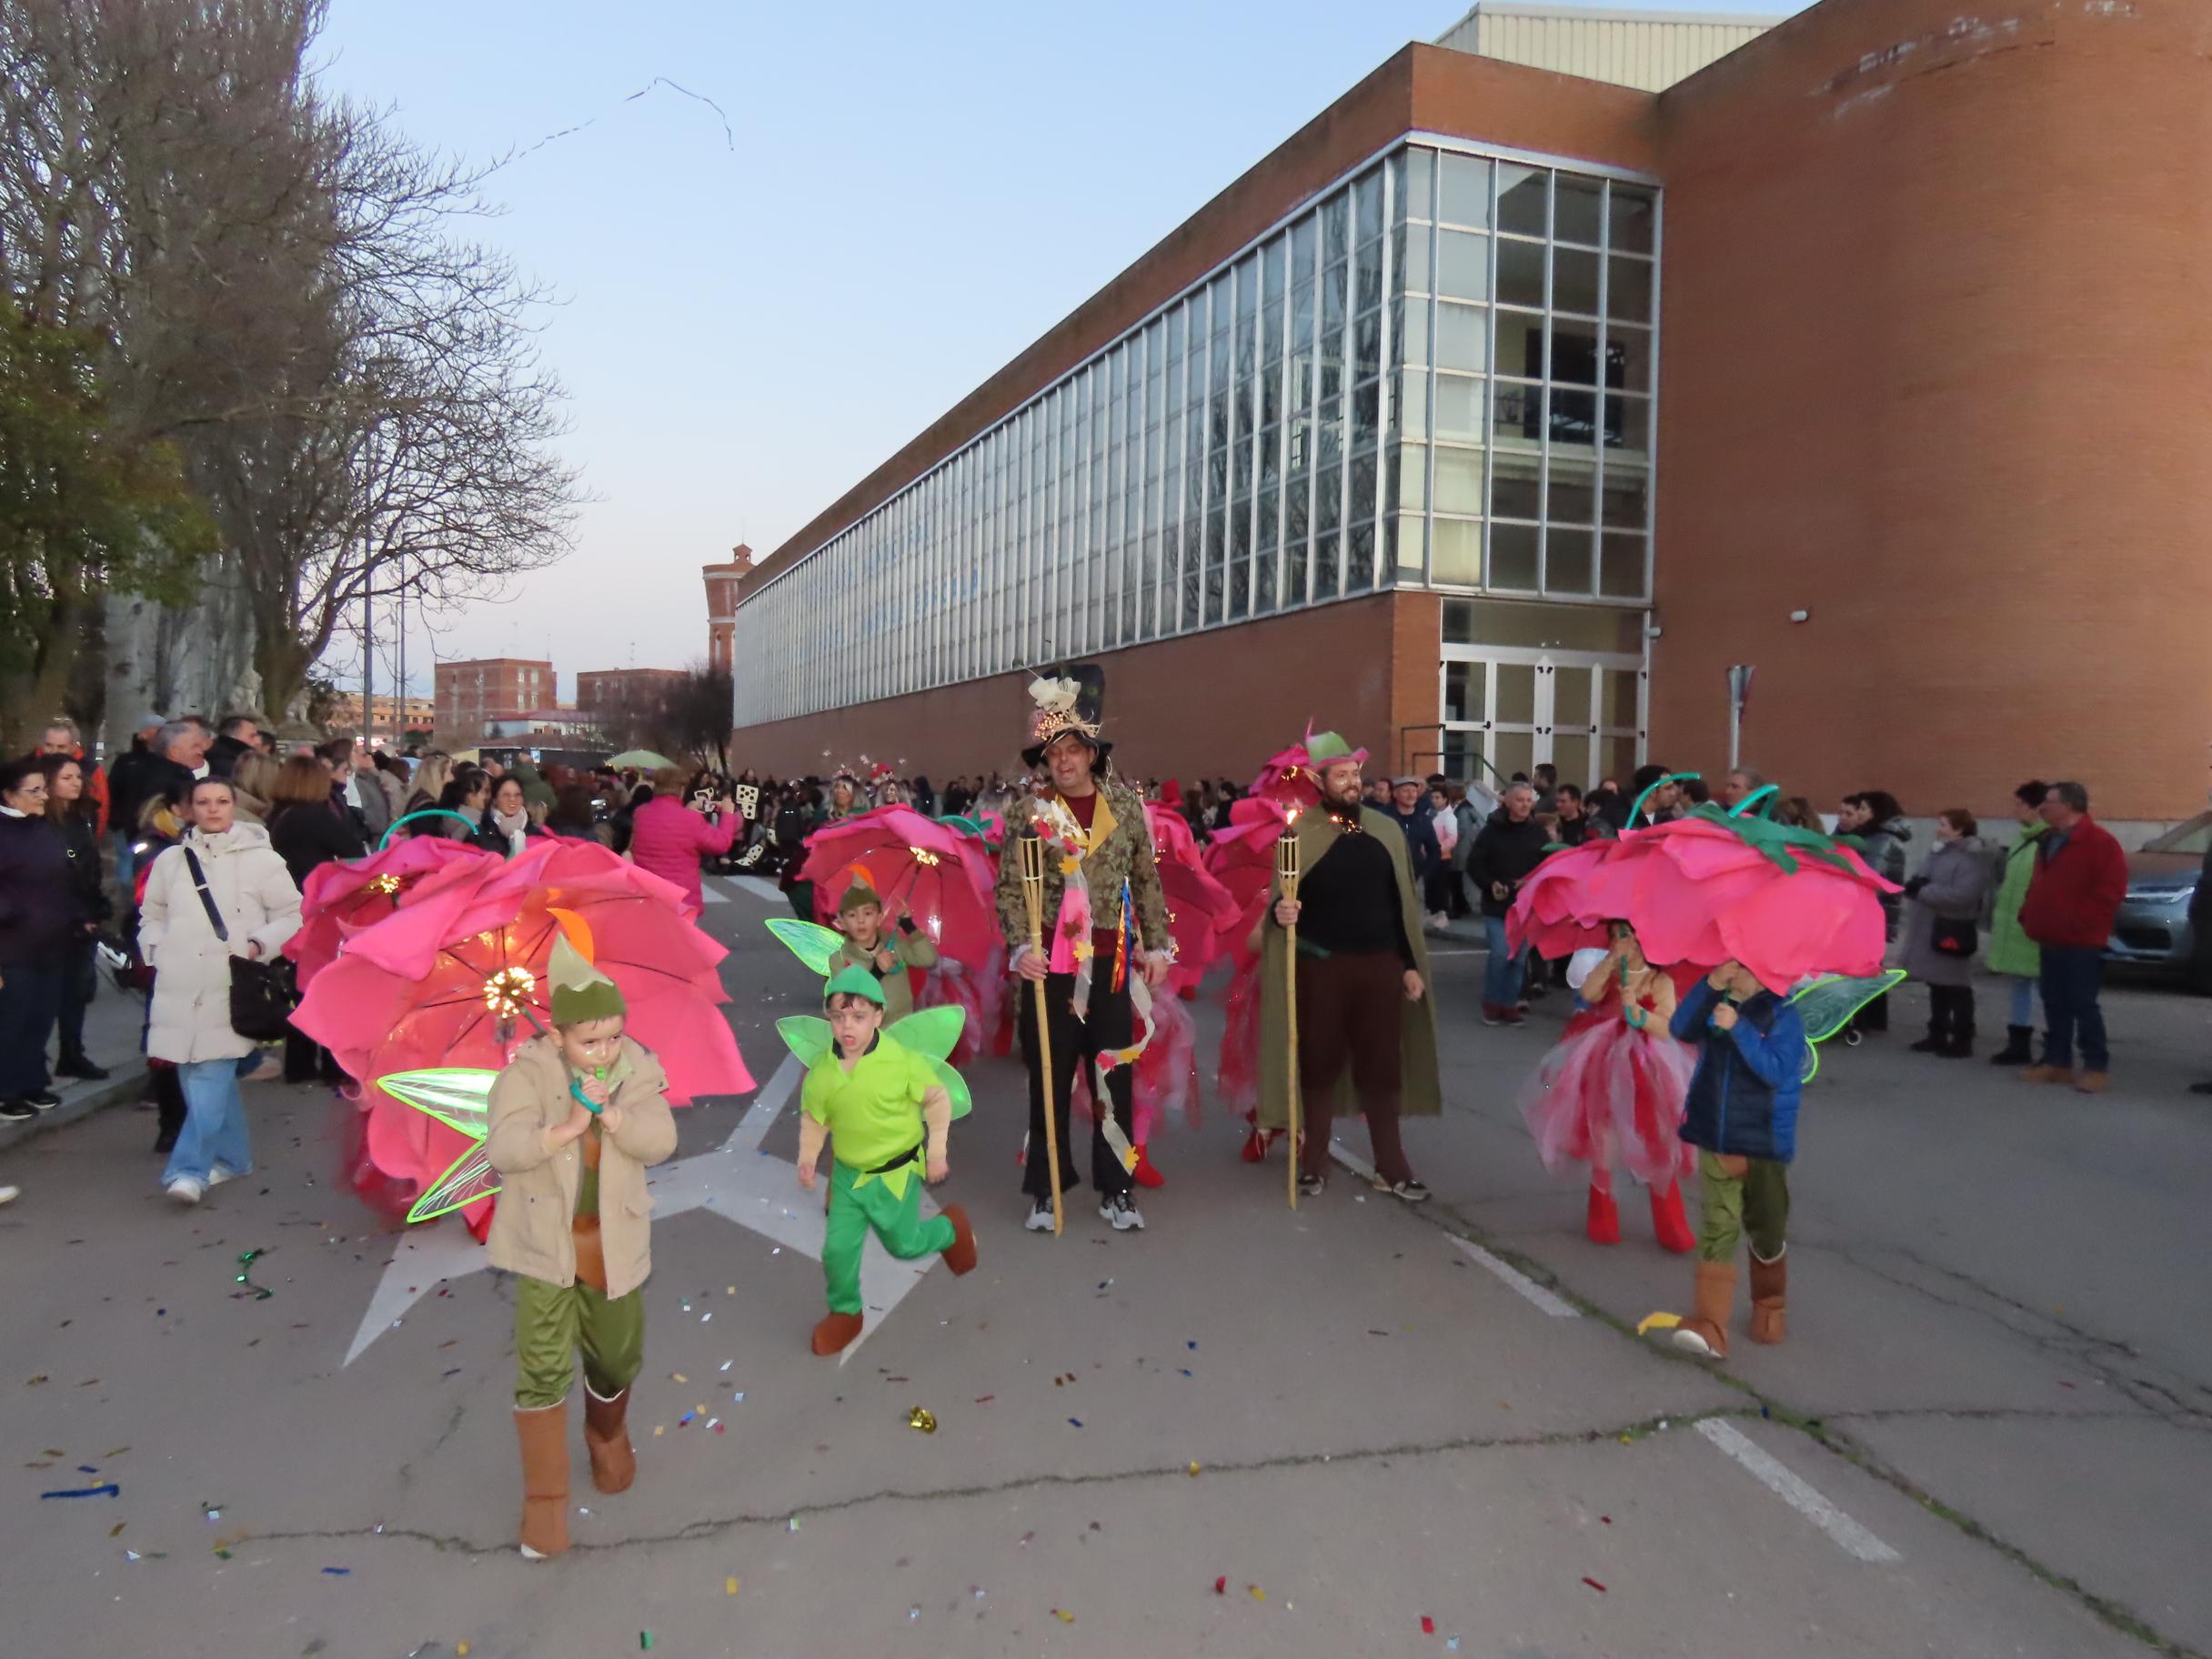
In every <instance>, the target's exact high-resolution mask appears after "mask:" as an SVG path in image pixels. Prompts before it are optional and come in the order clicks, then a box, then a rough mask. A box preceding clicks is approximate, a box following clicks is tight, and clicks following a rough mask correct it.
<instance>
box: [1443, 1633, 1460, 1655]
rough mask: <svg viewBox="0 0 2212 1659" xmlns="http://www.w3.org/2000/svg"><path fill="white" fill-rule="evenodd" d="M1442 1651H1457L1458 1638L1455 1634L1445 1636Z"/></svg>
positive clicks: (1454, 1652) (1453, 1652)
mask: <svg viewBox="0 0 2212 1659" xmlns="http://www.w3.org/2000/svg"><path fill="white" fill-rule="evenodd" d="M1444 1651H1445V1652H1446V1653H1452V1654H1456V1653H1457V1652H1459V1638H1458V1637H1457V1636H1448V1637H1446V1638H1445V1640H1444Z"/></svg>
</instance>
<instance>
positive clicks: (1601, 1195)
mask: <svg viewBox="0 0 2212 1659" xmlns="http://www.w3.org/2000/svg"><path fill="white" fill-rule="evenodd" d="M1584 1232H1587V1233H1589V1235H1590V1242H1592V1243H1593V1244H1618V1243H1619V1242H1621V1207H1620V1206H1619V1205H1618V1204H1616V1203H1614V1202H1613V1194H1612V1193H1610V1192H1601V1191H1598V1190H1597V1188H1595V1187H1592V1188H1591V1189H1590V1217H1589V1220H1588V1221H1587V1222H1584Z"/></svg>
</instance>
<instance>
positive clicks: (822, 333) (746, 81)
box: [321, 0, 1803, 692]
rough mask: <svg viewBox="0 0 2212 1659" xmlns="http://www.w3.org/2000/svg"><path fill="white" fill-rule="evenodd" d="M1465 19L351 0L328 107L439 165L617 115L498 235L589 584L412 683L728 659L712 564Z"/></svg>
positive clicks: (1707, 3)
mask: <svg viewBox="0 0 2212 1659" xmlns="http://www.w3.org/2000/svg"><path fill="white" fill-rule="evenodd" d="M1611 4H1612V5H1615V6H1625V5H1634V4H1636V0H1611ZM1802 5H1803V0H1781V3H1780V4H1765V5H1760V4H1749V3H1746V0H1695V5H1694V7H1693V6H1691V5H1680V4H1679V0H1678V9H1697V10H1703V11H1746V12H1769V13H1775V12H1790V11H1796V10H1799V9H1802ZM1643 9H1654V8H1652V7H1650V6H1648V5H1646V6H1644V8H1643ZM1659 9H1664V8H1659ZM1463 10H1464V6H1463V5H1461V4H1459V3H1458V0H1360V4H1356V5H1345V4H1319V5H1317V4H1312V3H1311V0H1266V3H1264V4H1263V3H1262V0H1212V3H1209V0H1199V4H1197V5H1188V4H1183V5H1176V4H1169V3H1167V0H1119V3H1118V4H1115V5H1107V6H1097V5H1091V6H1041V5H1013V4H1008V3H1006V0H983V3H981V4H970V5H954V6H949V7H948V6H916V5H884V4H880V3H878V0H863V3H861V4H857V5H856V4H846V5H822V6H813V5H788V4H787V5H776V6H760V5H751V4H738V5H729V4H720V3H717V0H658V3H648V4H644V5H628V6H615V5H608V4H606V3H605V0H333V5H332V15H331V19H330V25H329V28H328V29H327V32H326V34H325V36H324V39H323V44H322V53H321V56H322V59H323V62H324V65H325V67H324V70H323V80H324V84H325V85H326V86H327V87H328V88H330V89H332V90H334V91H337V92H342V93H344V94H346V95H347V96H354V97H357V98H360V99H363V100H365V101H367V102H371V103H375V104H378V105H388V106H392V107H393V109H394V110H395V112H396V115H397V118H398V120H399V121H400V123H401V124H402V125H403V126H405V127H406V129H407V131H408V132H409V133H410V134H412V135H413V136H415V137H417V139H419V140H420V141H422V142H424V143H427V144H429V145H432V146H437V147H440V148H443V149H446V150H449V151H454V152H457V153H460V154H462V155H465V156H471V157H476V158H479V159H481V158H488V157H490V156H496V155H498V154H501V153H505V152H508V151H512V150H516V149H519V148H521V147H523V146H528V145H530V144H532V143H534V142H536V141H537V140H538V139H540V138H542V137H544V136H546V135H548V134H550V133H554V132H557V131H558V130H559V129H561V128H564V127H568V126H574V125H575V124H577V123H578V122H582V121H585V120H587V119H592V121H593V124H592V125H591V126H588V127H587V128H585V129H584V130H583V131H581V132H578V133H574V134H571V135H569V136H566V137H563V138H560V139H558V141H556V142H554V143H552V144H549V145H548V146H546V147H544V148H542V149H539V150H538V151H537V152H536V153H534V154H532V155H528V156H522V157H520V158H519V159H518V160H516V161H514V162H513V163H512V164H511V165H509V166H507V167H506V168H505V169H504V170H503V171H501V172H500V173H498V175H497V176H495V178H494V180H493V186H492V191H493V194H494V195H495V196H496V197H497V198H498V199H499V200H500V201H501V202H503V203H504V205H505V206H506V209H507V211H506V213H505V215H504V216H502V217H500V218H498V219H496V220H492V221H489V222H488V223H486V224H485V225H483V226H481V230H482V233H483V235H484V236H485V237H486V238H487V239H488V240H490V241H492V242H494V243H496V244H498V245H499V246H503V247H505V248H506V249H507V250H508V252H510V253H511V254H512V255H513V256H515V257H516V259H517V260H518V262H519V263H520V265H521V266H522V267H523V268H524V269H525V270H526V271H528V272H529V273H531V274H533V275H535V276H537V277H540V278H542V279H544V280H545V281H546V282H548V284H550V285H551V286H552V287H554V288H555V289H556V290H557V292H558V295H559V297H560V302H561V303H560V304H559V306H558V308H557V309H555V310H554V311H553V312H552V313H551V314H550V315H549V316H548V319H547V327H546V329H545V333H544V339H543V347H544V350H545V352H546V355H547V357H548V359H549V360H550V361H551V362H552V363H553V365H554V366H555V367H557V368H558V371H559V372H560V374H561V376H562V377H563V378H564V379H565V380H566V381H567V383H568V387H569V389H570V391H571V392H572V394H573V395H574V403H573V406H572V417H573V422H572V424H573V430H572V431H571V433H570V435H569V436H568V438H567V439H566V440H565V444H566V449H567V453H568V455H569V457H571V458H572V459H574V460H575V461H577V462H578V463H579V464H581V466H582V467H583V468H584V474H585V481H586V485H587V488H588V489H589V490H590V491H591V492H592V494H593V496H594V498H595V499H594V501H593V503H592V505H590V506H589V507H588V508H586V509H585V512H584V515H583V518H582V520H581V522H580V525H579V528H578V538H577V550H576V552H575V554H574V555H573V556H572V557H571V558H569V559H568V561H567V562H565V563H564V564H562V565H560V566H558V567H557V568H554V569H552V570H549V571H545V572H541V573H539V574H538V575H536V576H533V577H531V578H529V579H528V582H527V584H526V585H524V586H523V587H521V588H518V590H517V591H516V592H515V593H514V594H513V596H512V597H511V598H510V599H509V600H508V602H507V603H505V604H501V605H492V606H483V607H479V608H477V609H475V610H474V611H472V612H471V613H469V614H468V615H466V616H462V617H458V618H450V619H448V620H447V622H445V623H444V624H442V625H441V628H440V633H439V637H438V638H437V639H436V640H435V641H433V640H432V639H431V638H429V637H428V636H427V633H426V632H425V631H424V630H422V629H420V628H411V629H410V635H411V640H410V645H409V656H410V659H411V660H410V661H409V664H408V669H409V674H408V678H409V679H410V681H411V682H412V683H413V684H415V685H416V686H417V688H418V689H421V690H424V691H427V689H429V675H428V670H427V660H426V659H427V657H428V656H429V655H430V654H431V652H432V650H433V649H434V651H435V654H436V655H437V656H439V657H444V658H453V657H477V656H494V655H522V656H529V657H542V656H548V655H549V656H550V657H551V658H552V659H553V661H554V663H555V665H556V667H557V668H558V669H559V670H560V675H561V681H562V687H563V689H564V691H565V692H572V691H573V689H574V680H573V676H574V674H575V672H576V670H578V669H599V668H619V667H623V666H625V665H627V664H628V663H630V662H632V661H635V662H636V663H637V664H638V666H640V667H679V666H681V665H683V664H686V663H688V662H689V661H691V660H692V659H695V658H698V657H700V656H702V655H703V654H704V652H705V649H706V631H707V630H706V602H705V596H704V593H703V591H702V588H701V586H700V582H699V567H700V566H701V565H702V564H707V563H709V562H713V561H716V560H719V559H722V558H727V557H728V556H729V554H728V549H729V548H730V547H731V545H732V544H734V543H736V542H738V541H739V540H740V539H742V540H745V541H748V542H749V543H750V544H751V545H752V546H753V548H755V549H757V550H759V552H761V553H763V554H765V553H767V552H769V551H770V550H772V549H773V548H776V547H777V546H778V545H779V544H780V543H781V542H782V540H783V539H784V538H785V537H787V536H789V534H791V533H792V532H793V531H795V530H796V529H798V528H799V527H800V526H801V525H803V524H805V523H806V522H807V520H808V519H809V518H812V517H813V516H814V515H815V514H816V513H817V512H819V510H820V509H821V508H823V507H825V506H827V505H828V504H829V502H830V501H831V500H833V499H835V498H836V497H837V496H839V495H840V494H841V493H842V492H843V491H844V490H845V489H847V488H850V486H851V485H852V484H853V483H855V482H856V481H857V480H858V479H859V478H860V477H861V476H862V475H864V474H865V473H867V472H868V471H870V469H871V468H874V467H875V466H877V465H878V464H879V463H880V462H881V461H882V460H883V459H884V458H885V457H888V456H889V455H890V453H891V452H892V451H893V450H895V449H897V448H898V447H900V445H901V444H903V443H905V442H906V441H907V440H908V439H909V438H910V437H913V436H914V435H915V434H916V433H917V432H919V431H920V430H921V428H922V427H925V426H927V425H928V424H929V423H930V421H931V420H933V419H934V418H935V417H937V416H939V415H940V414H941V413H943V412H944V411H945V410H946V409H947V408H949V407H951V406H952V405H953V404H954V403H955V402H957V401H958V400H959V399H960V397H962V396H964V395H965V394H966V393H968V392H969V391H970V390H972V389H973V388H974V387H975V386H976V385H977V384H979V383H980V381H982V380H983V379H984V378H986V377H988V376H990V374H991V373H992V372H993V371H994V370H996V369H997V368H998V367H1000V366H1001V365H1002V364H1004V363H1005V362H1006V361H1007V360H1008V359H1009V358H1010V357H1013V356H1014V355H1015V354H1016V353H1017V352H1019V351H1020V350H1021V348H1022V347H1025V346H1027V345H1028V344H1029V343H1030V342H1031V340H1033V339H1035V338H1036V337H1038V336H1039V335H1041V333H1043V332H1044V331H1045V330H1046V329H1047V328H1049V327H1051V325H1052V324H1054V323H1055V322H1057V321H1059V320H1060V319H1061V317H1064V316H1066V315H1067V314H1068V313H1069V312H1070V311H1071V310H1072V309H1073V308H1074V307H1076V306H1078V305H1079V304H1081V302H1082V301H1083V300H1084V299H1085V298H1087V297H1089V296H1090V295H1091V294H1092V293H1093V292H1095V291H1096V290H1097V289H1098V288H1099V287H1101V286H1102V285H1103V284H1104V283H1106V282H1107V281H1108V280H1109V279H1111V277H1113V276H1114V275H1115V274H1116V273H1118V272H1119V271H1120V270H1121V268H1122V267H1123V266H1126V265H1128V264H1129V263H1130V262H1131V260H1132V259H1134V258H1135V257H1136V256H1138V255H1139V254H1141V253H1142V252H1143V251H1144V250H1145V249H1146V248H1148V247H1150V246H1151V245H1152V243H1154V242H1155V241H1157V240H1158V239H1159V238H1160V237H1161V236H1163V235H1165V234H1166V233H1167V232H1168V231H1169V230H1171V229H1172V228H1173V227H1174V226H1176V225H1178V224H1179V223H1181V221H1182V220H1183V219H1184V218H1185V217H1187V216H1189V215H1190V214H1191V212H1192V211H1193V210H1194V209H1196V208H1197V207H1198V206H1201V205H1202V203H1204V202H1205V201H1206V200H1207V199H1208V198H1209V197H1211V196H1212V195H1214V193H1215V192H1217V191H1219V190H1220V189H1222V187H1223V186H1226V185H1228V184H1229V183H1230V182H1231V181H1232V180H1233V179H1234V178H1235V177H1236V176H1238V175H1239V174H1241V173H1242V172H1243V171H1244V169H1245V168H1247V167H1248V166H1251V165H1252V163H1253V162H1255V161H1257V160H1258V159H1259V158H1260V157H1261V156H1264V155H1265V154H1266V153H1267V152H1268V151H1269V150H1271V149H1272V148H1273V147H1274V146H1276V145H1277V144H1278V143H1280V142H1281V141H1282V139H1284V138H1286V137H1288V136H1290V135H1291V134H1292V132H1293V131H1295V130H1296V129H1297V128H1298V127H1299V126H1302V125H1303V124H1304V123H1305V122H1306V121H1307V120H1309V119H1311V118H1312V116H1314V115H1316V114H1317V113H1319V111H1320V110H1321V109H1322V107H1323V106H1326V105H1327V104H1329V103H1330V102H1331V101H1332V100H1333V99H1334V98H1335V97H1337V96H1339V95H1340V94H1342V92H1344V91H1345V90H1346V89H1348V88H1349V87H1350V86H1352V85H1353V83H1355V82H1356V81H1358V80H1359V79H1360V77H1361V76H1362V75H1365V74H1366V73H1367V72H1368V71H1369V70H1370V69H1372V68H1373V67H1374V66H1375V65H1378V64H1380V63H1382V61H1383V60H1384V59H1385V58H1387V57H1388V56H1390V55H1391V54H1392V53H1393V52H1395V51H1396V50H1397V49H1398V48H1399V47H1400V46H1402V45H1404V44H1405V43H1406V42H1407V41H1409V40H1431V39H1433V38H1434V37H1435V36H1436V35H1439V34H1441V33H1443V30H1445V29H1446V28H1448V27H1449V26H1450V25H1452V24H1453V22H1455V21H1456V20H1457V18H1458V17H1459V16H1460V15H1461V13H1462V12H1463ZM657 75H659V76H666V77H668V78H669V79H670V80H673V81H675V82H677V83H679V84H680V85H683V86H684V87H686V88H688V89H689V90H690V91H691V92H694V93H697V94H699V96H701V97H705V98H710V99H712V100H713V101H714V102H715V103H716V104H717V105H719V106H720V109H721V111H722V112H723V114H724V115H727V116H728V118H729V129H730V134H731V136H730V137H729V138H726V137H725V136H724V131H723V122H722V117H721V116H718V115H717V114H716V112H715V111H714V110H713V109H710V108H709V107H707V106H706V105H704V104H701V103H698V102H694V101H693V100H691V99H689V98H686V97H683V96H679V95H678V94H676V93H674V92H672V91H670V90H669V89H668V88H666V87H657V88H655V89H654V90H653V91H652V92H651V93H649V95H648V96H645V97H643V98H640V99H638V100H637V101H635V102H632V103H625V102H623V99H624V98H625V97H626V96H627V95H628V94H630V93H632V92H635V91H637V90H638V88H639V87H642V86H644V85H647V84H648V83H649V82H650V81H651V80H652V79H653V78H654V77H655V76H657ZM595 118H596V119H595ZM733 141H734V147H733ZM348 654H349V655H350V652H348ZM332 666H333V667H334V668H338V667H339V666H340V665H339V664H338V663H337V661H335V660H334V662H333V664H332ZM357 671H358V670H357V669H353V670H351V672H353V673H357ZM390 676H391V669H390V667H389V666H388V662H387V664H386V666H382V667H380V668H379V669H378V679H379V681H380V683H382V684H384V685H385V686H386V687H387V688H388V686H389V683H390ZM347 679H350V674H347Z"/></svg>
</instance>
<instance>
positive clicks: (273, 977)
mask: <svg viewBox="0 0 2212 1659" xmlns="http://www.w3.org/2000/svg"><path fill="white" fill-rule="evenodd" d="M185 866H186V869H188V870H191V872H192V885H193V886H194V887H196V888H197V889H198V890H199V895H200V903H201V904H203V905H205V906H206V909H207V925H208V926H209V927H211V928H213V929H214V930H215V936H216V938H217V939H219V940H222V941H223V942H224V943H225V944H228V943H229V942H230V930H229V929H228V928H226V927H225V926H224V925H223V912H222V911H221V910H217V909H216V902H215V895H214V894H213V893H211V892H209V891H208V890H207V872H206V870H202V869H201V868H200V860H199V854H198V853H196V852H195V851H194V850H192V849H191V848H190V847H189V846H187V847H186V849H185ZM298 1006H299V980H298V975H297V970H295V969H294V968H293V966H292V962H291V959H290V958H288V957H283V956H278V957H274V958H271V959H270V960H267V961H266V962H256V961H254V960H250V959H249V958H246V957H243V956H239V955H237V954H236V952H233V953H232V955H231V959H230V1029H231V1030H232V1031H236V1032H237V1033H238V1035H239V1036H241V1037H244V1038H246V1040H247V1041H252V1042H274V1041H277V1039H278V1038H279V1037H282V1036H283V1035H284V1034H285V1033H286V1032H287V1031H290V1030H291V1029H292V1010H294V1009H295V1008H297V1007H298Z"/></svg>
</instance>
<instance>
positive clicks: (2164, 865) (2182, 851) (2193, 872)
mask: <svg viewBox="0 0 2212 1659" xmlns="http://www.w3.org/2000/svg"><path fill="white" fill-rule="evenodd" d="M2208 845H2212V812H2200V813H2198V814H2197V816H2196V817H2195V818H2192V819H2189V820H2188V822H2187V823H2185V824H2177V825H2176V826H2175V827H2174V828H2173V829H2168V830H2167V832H2166V833H2165V834H2164V835H2161V836H2157V837H2156V838H2154V839H2153V840H2149V841H2147V842H2146V843H2145V844H2144V847H2143V850H2141V851H2140V852H2131V853H2129V854H2128V855H2127V898H2126V899H2125V900H2122V901H2121V904H2120V913H2119V915H2118V916H2117V917H2116V918H2115V919H2114V920H2113V924H2112V938H2111V940H2109V941H2108V942H2107V943H2106V946H2105V960H2106V961H2110V962H2127V963H2131V964H2136V965H2138V966H2142V967H2147V968H2160V969H2166V970H2170V971H2176V972H2182V973H2188V972H2191V971H2193V969H2194V964H2195V960H2196V952H2197V940H2196V936H2195V934H2194V932H2193V931H2192V930H2191V929H2190V927H2189V901H2190V900H2193V899H2195V898H2196V896H2197V878H2198V877H2200V876H2201V875H2202V874H2203V873H2204V863H2205V850H2206V848H2207V846H2208Z"/></svg>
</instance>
